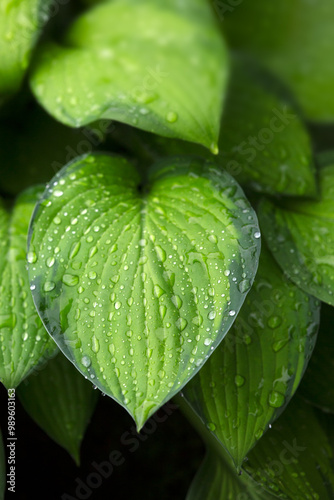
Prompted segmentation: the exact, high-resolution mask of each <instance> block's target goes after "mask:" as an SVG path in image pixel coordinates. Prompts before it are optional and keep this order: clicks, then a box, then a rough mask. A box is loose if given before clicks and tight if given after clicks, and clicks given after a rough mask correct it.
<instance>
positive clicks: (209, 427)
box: [207, 422, 216, 432]
mask: <svg viewBox="0 0 334 500" xmlns="http://www.w3.org/2000/svg"><path fill="white" fill-rule="evenodd" d="M207 428H208V429H209V431H211V432H214V431H215V430H216V426H215V424H214V423H213V422H209V423H208V424H207Z"/></svg>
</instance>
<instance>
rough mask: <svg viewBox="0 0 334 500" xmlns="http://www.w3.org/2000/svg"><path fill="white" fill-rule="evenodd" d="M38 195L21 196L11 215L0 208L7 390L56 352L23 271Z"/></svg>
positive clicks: (1, 356) (0, 373)
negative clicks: (31, 221) (29, 230)
mask: <svg viewBox="0 0 334 500" xmlns="http://www.w3.org/2000/svg"><path fill="white" fill-rule="evenodd" d="M42 191H43V190H41V189H40V188H31V189H29V190H27V191H26V192H25V193H23V194H22V195H21V196H20V197H19V198H18V199H17V201H16V204H15V207H14V209H13V211H12V214H11V215H10V214H9V213H7V211H6V210H5V209H4V207H3V206H0V346H1V348H0V381H1V382H2V383H3V384H4V385H5V386H6V387H7V389H8V388H13V387H16V386H17V385H18V384H19V383H20V382H21V381H22V380H23V379H24V378H25V377H26V376H27V375H28V374H29V372H30V371H31V370H32V369H33V368H34V366H35V365H36V364H37V363H39V361H40V360H41V358H43V357H48V355H49V354H50V353H51V352H52V351H54V349H55V348H56V345H55V343H54V342H53V340H52V339H50V337H49V335H48V334H47V332H46V331H45V329H44V327H43V325H42V322H41V320H40V318H39V316H38V314H37V312H36V310H35V307H34V304H33V300H32V297H31V293H30V290H29V282H28V274H27V270H26V247H27V234H28V226H29V222H30V218H31V214H32V211H33V208H34V206H35V203H36V201H37V199H38V197H39V195H40V194H41V192H42Z"/></svg>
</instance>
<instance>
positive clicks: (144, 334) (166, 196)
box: [29, 155, 260, 428]
mask: <svg viewBox="0 0 334 500" xmlns="http://www.w3.org/2000/svg"><path fill="white" fill-rule="evenodd" d="M259 236H260V233H259V230H258V226H257V219H256V215H255V212H254V211H253V210H252V208H251V207H250V205H249V204H248V202H247V200H246V198H245V196H244V194H243V192H242V191H241V189H240V188H239V186H238V185H237V184H236V182H235V181H234V179H232V178H231V177H230V176H229V175H228V174H226V173H224V172H221V171H218V170H216V169H215V168H214V167H212V165H210V164H206V163H203V161H201V160H197V159H191V158H190V159H189V158H184V159H180V160H178V159H174V160H173V161H172V160H168V161H166V162H161V163H160V164H157V165H155V167H153V168H152V169H151V171H150V172H149V173H148V181H147V184H146V185H145V186H142V184H141V180H140V178H139V175H138V173H137V171H136V169H135V168H134V167H133V166H132V165H131V164H129V163H128V162H127V161H126V160H124V159H122V158H118V157H111V156H103V155H95V156H94V155H91V156H87V157H83V158H81V159H78V161H76V162H74V163H73V164H70V165H68V166H66V167H64V169H63V170H62V171H60V172H59V174H58V175H57V176H56V177H55V178H54V179H53V181H52V182H51V185H50V186H49V187H48V188H47V190H46V191H45V193H44V196H43V199H42V200H41V202H40V203H39V205H38V206H37V209H36V211H35V213H34V218H33V221H32V231H31V234H30V243H29V254H30V255H32V256H34V258H33V259H31V260H30V264H29V275H30V282H31V286H32V288H33V295H34V301H35V304H36V306H37V309H38V311H39V314H40V316H41V318H42V319H43V322H44V324H45V326H46V327H47V329H48V331H49V333H50V334H51V335H53V337H54V340H55V341H56V342H57V343H58V345H59V347H60V348H61V349H62V351H63V352H64V353H65V354H66V356H67V357H68V358H69V359H70V360H71V361H72V362H73V363H74V364H75V366H76V367H77V368H78V369H79V370H80V371H81V372H82V373H83V374H84V375H86V376H88V377H90V378H91V380H92V381H94V383H95V384H96V385H97V386H98V387H99V388H100V389H101V390H102V391H103V392H105V393H106V394H108V395H110V396H112V397H113V398H114V399H116V400H117V401H118V402H119V403H120V404H121V405H122V406H124V407H125V408H127V409H128V411H129V412H130V413H131V414H132V415H133V417H134V419H135V421H136V423H137V426H138V428H141V427H142V426H143V424H144V423H145V421H146V420H147V419H148V418H149V417H150V416H151V415H152V414H153V413H154V412H155V411H156V410H157V409H158V408H159V407H160V406H161V405H162V404H163V403H164V402H166V401H167V400H168V399H169V398H171V397H172V396H173V395H174V394H175V393H177V392H178V391H179V390H180V389H181V388H182V387H183V385H184V384H185V383H186V382H187V381H188V380H189V379H190V378H191V377H192V376H193V375H194V374H195V373H196V372H197V371H198V370H199V369H200V367H201V366H202V365H203V363H204V361H205V360H206V358H207V357H208V356H209V354H210V353H211V352H212V351H213V350H214V348H215V347H216V346H217V344H218V343H219V342H220V341H221V339H222V338H223V337H224V335H225V334H226V332H227V330H228V329H229V328H230V326H231V324H232V323H233V320H234V319H235V316H236V314H237V313H238V311H239V308H240V307H241V305H242V303H243V301H244V298H245V295H246V293H247V291H248V290H249V288H250V286H251V283H252V281H253V278H254V275H255V272H256V268H257V261H258V252H259Z"/></svg>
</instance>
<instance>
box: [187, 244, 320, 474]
mask: <svg viewBox="0 0 334 500" xmlns="http://www.w3.org/2000/svg"><path fill="white" fill-rule="evenodd" d="M318 324H319V303H318V301H317V300H315V299H313V298H312V297H310V296H308V295H307V294H305V293H304V292H303V291H302V290H300V289H299V288H298V287H297V286H296V285H294V283H292V282H291V281H289V280H286V279H284V276H283V273H282V271H281V270H280V268H279V267H278V266H277V264H276V263H275V261H274V259H273V258H272V257H271V256H270V253H269V251H268V249H267V248H266V247H265V246H264V247H263V248H262V252H261V257H260V264H259V270H258V273H257V276H256V278H255V282H254V285H253V288H252V290H251V291H250V293H249V295H248V296H247V298H246V301H245V303H244V305H243V307H242V309H241V311H240V314H239V316H238V317H237V319H236V321H235V323H234V325H233V327H232V329H231V330H230V332H229V333H228V335H227V337H226V338H225V339H224V341H223V342H222V343H221V344H220V345H219V346H218V347H217V349H216V351H215V352H214V353H213V355H212V356H211V357H210V359H209V360H208V361H207V363H206V364H205V365H204V367H203V368H202V369H201V371H200V372H199V373H198V374H197V376H196V377H194V378H193V379H192V380H191V381H190V382H189V383H188V384H187V385H186V387H185V388H184V389H183V395H184V398H185V400H186V401H187V402H188V404H189V405H190V406H191V408H192V409H193V410H194V411H195V412H196V413H197V415H198V416H199V417H200V418H201V420H202V422H203V424H204V425H206V426H207V427H208V429H209V430H210V431H211V432H212V433H213V434H214V435H215V436H216V437H217V438H218V440H219V441H220V442H221V443H222V445H223V446H224V447H225V449H226V450H227V451H228V452H229V454H230V455H231V457H232V458H233V460H234V462H235V464H236V466H238V467H240V466H241V465H242V462H243V459H244V458H245V456H246V455H247V453H248V452H249V450H250V449H251V448H252V447H253V446H254V445H255V443H256V441H257V440H259V439H260V438H261V436H262V435H263V433H264V432H265V431H266V430H267V428H268V426H269V424H270V423H271V422H272V421H273V420H275V419H276V418H277V417H278V415H279V414H280V413H281V412H282V410H283V409H284V407H285V405H286V404H287V403H288V401H289V400H290V398H291V397H292V395H293V394H294V392H295V390H296V388H297V386H298V384H299V382H300V380H301V377H302V375H303V373H304V370H305V368H306V365H307V363H308V360H309V358H310V355H311V353H312V350H313V347H314V344H315V339H316V333H317V329H318Z"/></svg>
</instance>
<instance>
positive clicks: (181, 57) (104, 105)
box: [31, 0, 227, 151]
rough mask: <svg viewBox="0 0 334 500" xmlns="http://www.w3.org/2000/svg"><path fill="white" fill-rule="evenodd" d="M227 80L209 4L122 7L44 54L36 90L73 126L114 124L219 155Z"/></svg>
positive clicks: (144, 0)
mask: <svg viewBox="0 0 334 500" xmlns="http://www.w3.org/2000/svg"><path fill="white" fill-rule="evenodd" d="M194 54H195V55H194ZM92 61H94V71H87V68H88V67H90V65H91V62H92ZM69 68H70V71H69ZM226 78H227V56H226V51H225V48H224V44H223V40H222V37H221V36H220V34H219V31H218V29H217V27H216V24H215V22H214V17H213V15H211V11H210V6H209V5H207V3H206V1H205V0H197V1H196V2H193V1H192V0H186V1H185V2H182V3H181V2H178V1H176V0H174V1H173V2H165V1H163V0H159V1H157V0H154V1H153V0H115V1H113V2H105V3H103V4H101V5H98V6H96V8H93V9H91V10H89V11H88V12H87V13H85V14H84V15H83V16H81V17H80V18H79V19H78V20H77V21H76V22H75V23H74V24H73V26H72V27H71V28H70V30H69V32H68V34H67V36H66V38H65V40H64V43H63V45H56V44H47V45H45V46H44V48H42V50H41V51H40V53H39V55H38V57H37V61H36V65H35V69H34V71H33V74H32V77H31V86H32V89H33V92H34V94H35V95H36V97H37V99H38V100H39V101H40V103H41V104H42V105H43V106H44V107H45V108H46V109H47V110H48V111H49V113H50V114H52V115H53V116H54V117H55V118H57V119H58V120H60V121H61V122H63V123H65V124H67V125H70V126H74V127H78V126H81V125H85V124H87V123H90V122H92V121H94V120H96V119H98V118H110V119H115V120H118V121H121V122H125V123H128V124H130V125H133V126H135V127H139V128H141V129H144V130H149V131H152V132H155V133H158V134H160V135H164V136H168V137H179V138H182V139H184V140H189V141H193V142H198V143H200V144H203V145H205V146H207V147H209V148H211V149H212V150H213V151H216V149H217V145H216V143H217V139H218V133H219V119H220V113H221V108H222V100H223V94H224V90H225V83H226Z"/></svg>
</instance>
